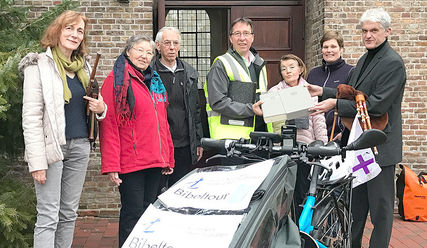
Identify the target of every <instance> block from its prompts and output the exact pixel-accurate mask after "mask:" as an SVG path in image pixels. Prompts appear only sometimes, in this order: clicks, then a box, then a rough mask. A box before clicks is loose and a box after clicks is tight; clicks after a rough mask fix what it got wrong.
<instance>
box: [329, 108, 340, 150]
mask: <svg viewBox="0 0 427 248" xmlns="http://www.w3.org/2000/svg"><path fill="white" fill-rule="evenodd" d="M337 117H338V111H337V110H336V109H335V111H334V123H332V130H331V137H330V138H329V142H331V141H333V140H334V132H335V123H336V122H337Z"/></svg>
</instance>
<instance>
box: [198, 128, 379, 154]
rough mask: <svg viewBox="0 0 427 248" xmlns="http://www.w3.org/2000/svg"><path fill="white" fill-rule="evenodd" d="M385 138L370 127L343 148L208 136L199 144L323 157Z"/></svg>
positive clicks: (260, 135) (265, 135)
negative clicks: (252, 141)
mask: <svg viewBox="0 0 427 248" xmlns="http://www.w3.org/2000/svg"><path fill="white" fill-rule="evenodd" d="M251 137H257V138H258V139H261V138H264V139H266V140H268V139H270V141H272V139H273V138H272V137H273V136H271V135H269V134H268V133H262V132H253V133H251ZM274 137H275V136H274ZM386 138H387V137H386V134H385V133H384V132H382V131H380V130H377V129H370V130H366V131H364V132H363V133H362V134H361V135H360V137H359V138H358V139H357V140H355V141H354V142H352V143H351V144H349V145H347V146H345V147H343V148H341V147H339V146H338V145H337V144H336V143H335V142H329V143H327V144H326V145H324V144H323V142H321V141H314V142H312V143H311V144H309V145H302V146H296V147H292V146H285V145H280V146H278V145H274V144H273V143H272V142H267V144H264V145H262V146H260V145H259V144H257V145H255V144H247V141H246V140H215V139H210V138H202V140H201V144H202V146H203V147H204V148H208V149H209V148H214V149H216V150H217V151H218V152H219V153H222V154H228V155H229V153H230V151H232V150H233V149H237V150H239V151H242V152H251V151H255V150H259V151H267V152H269V153H270V154H277V155H284V154H287V155H292V154H295V153H298V154H301V153H304V152H306V153H307V154H309V155H311V156H314V157H323V156H335V155H340V154H341V155H345V151H350V150H360V149H365V148H369V147H373V146H377V145H380V144H382V143H384V142H385V140H386ZM275 141H276V140H275Z"/></svg>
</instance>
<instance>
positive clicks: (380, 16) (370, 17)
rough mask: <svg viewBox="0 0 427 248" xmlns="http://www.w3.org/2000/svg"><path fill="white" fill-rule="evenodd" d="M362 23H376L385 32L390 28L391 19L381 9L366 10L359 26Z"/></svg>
mask: <svg viewBox="0 0 427 248" xmlns="http://www.w3.org/2000/svg"><path fill="white" fill-rule="evenodd" d="M364 22H378V23H380V24H381V26H382V27H383V28H384V30H385V29H388V28H389V27H390V23H391V17H390V15H389V14H388V13H387V11H385V10H384V9H383V8H378V9H368V10H366V11H365V12H364V13H363V14H362V17H360V20H359V24H360V25H362V24H363V23H364Z"/></svg>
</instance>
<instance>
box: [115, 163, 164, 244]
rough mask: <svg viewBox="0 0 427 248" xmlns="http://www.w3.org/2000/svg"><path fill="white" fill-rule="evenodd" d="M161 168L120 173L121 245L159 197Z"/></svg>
mask: <svg viewBox="0 0 427 248" xmlns="http://www.w3.org/2000/svg"><path fill="white" fill-rule="evenodd" d="M160 175H161V168H150V169H145V170H140V171H135V172H131V173H126V174H120V175H119V177H120V179H121V180H122V183H121V184H120V186H119V191H120V201H121V204H122V207H121V209H120V219H119V247H122V245H123V244H124V243H125V241H126V239H127V237H128V236H129V234H130V233H131V231H132V229H133V228H134V226H135V225H136V222H138V220H139V218H140V217H141V215H142V214H143V213H144V211H145V209H147V207H148V206H149V205H150V204H151V203H153V202H154V201H155V200H156V198H157V191H158V188H159V181H160Z"/></svg>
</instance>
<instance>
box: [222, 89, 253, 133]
mask: <svg viewBox="0 0 427 248" xmlns="http://www.w3.org/2000/svg"><path fill="white" fill-rule="evenodd" d="M256 87H257V85H256V83H253V82H241V81H232V82H230V85H229V86H228V97H230V98H231V100H232V101H233V102H240V103H250V104H253V103H254V102H255V96H256V95H255V91H256ZM220 122H221V124H225V125H236V126H245V127H253V126H254V117H253V116H251V117H245V118H235V117H230V116H227V115H224V114H221V119H220Z"/></svg>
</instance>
